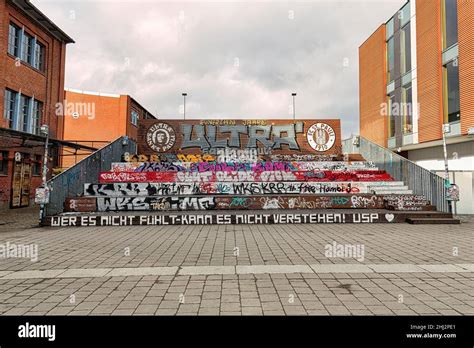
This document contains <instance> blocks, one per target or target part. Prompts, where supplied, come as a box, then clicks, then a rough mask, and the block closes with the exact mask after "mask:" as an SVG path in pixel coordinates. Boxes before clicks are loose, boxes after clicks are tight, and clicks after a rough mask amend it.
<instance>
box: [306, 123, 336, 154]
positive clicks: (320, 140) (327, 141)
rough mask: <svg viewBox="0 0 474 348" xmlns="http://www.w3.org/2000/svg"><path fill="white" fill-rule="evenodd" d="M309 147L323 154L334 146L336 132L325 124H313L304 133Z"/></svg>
mask: <svg viewBox="0 0 474 348" xmlns="http://www.w3.org/2000/svg"><path fill="white" fill-rule="evenodd" d="M306 138H307V139H308V143H309V145H310V146H311V147H312V148H313V149H314V150H316V151H318V152H324V151H327V150H329V149H330V148H332V147H333V146H334V143H335V142H336V132H334V129H333V128H332V127H331V126H330V125H328V124H326V123H315V124H313V125H312V126H311V127H309V129H308V131H307V132H306Z"/></svg>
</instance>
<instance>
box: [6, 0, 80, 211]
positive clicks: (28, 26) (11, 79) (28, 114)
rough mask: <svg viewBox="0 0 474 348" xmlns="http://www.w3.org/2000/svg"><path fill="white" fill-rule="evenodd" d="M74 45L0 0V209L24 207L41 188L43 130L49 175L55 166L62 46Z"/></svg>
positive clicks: (23, 0) (23, 6)
mask: <svg viewBox="0 0 474 348" xmlns="http://www.w3.org/2000/svg"><path fill="white" fill-rule="evenodd" d="M73 42H74V41H73V40H72V39H71V38H70V37H69V36H68V35H67V34H65V33H64V32H63V31H62V30H61V29H60V28H58V27H57V26H56V25H55V24H54V23H53V22H52V21H51V20H49V19H48V18H47V17H46V16H45V15H44V14H43V13H41V12H40V11H39V10H38V9H37V8H36V7H35V6H33V5H32V4H31V3H30V2H29V1H28V0H0V207H14V208H16V207H24V206H28V205H29V204H30V200H31V198H33V197H34V192H35V188H36V187H37V186H39V185H40V184H41V182H42V164H43V154H44V144H45V139H46V138H45V136H44V135H43V134H41V132H40V127H41V126H42V125H47V126H48V128H49V136H50V139H51V143H50V146H51V148H50V156H48V157H50V161H49V169H50V171H49V173H48V176H50V174H51V169H52V167H53V166H54V165H56V164H57V163H58V161H59V159H58V155H59V148H60V147H61V146H62V144H61V141H60V139H61V136H62V124H61V122H62V118H61V117H58V115H56V113H55V107H56V104H57V103H59V102H61V101H62V100H63V99H64V71H65V57H66V45H67V44H69V43H73Z"/></svg>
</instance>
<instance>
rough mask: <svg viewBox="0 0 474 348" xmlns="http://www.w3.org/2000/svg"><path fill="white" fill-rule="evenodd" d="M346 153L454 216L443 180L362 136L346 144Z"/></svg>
mask: <svg viewBox="0 0 474 348" xmlns="http://www.w3.org/2000/svg"><path fill="white" fill-rule="evenodd" d="M342 150H343V153H359V154H360V155H362V157H364V158H365V159H366V160H367V161H370V162H373V163H374V165H375V166H376V167H378V168H379V169H380V170H385V171H387V173H389V174H390V175H391V176H392V177H393V178H394V179H396V180H397V181H403V182H404V183H405V185H407V186H408V188H409V189H410V190H412V191H413V193H415V194H417V195H423V196H425V197H426V199H428V200H429V201H431V204H433V205H435V206H436V209H437V210H438V211H442V212H450V203H449V202H448V200H447V197H446V188H445V184H446V179H444V178H443V177H441V176H439V175H437V174H436V173H433V172H430V171H429V170H427V169H425V168H423V167H420V166H419V165H417V164H416V163H414V162H412V161H410V160H408V159H406V158H404V157H402V156H400V155H397V154H396V153H394V152H392V151H390V150H388V149H386V148H384V147H382V146H380V145H378V144H375V143H373V142H371V141H370V140H367V139H365V138H363V137H360V136H353V137H352V138H349V139H346V140H343V141H342Z"/></svg>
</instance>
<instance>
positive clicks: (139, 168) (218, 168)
mask: <svg viewBox="0 0 474 348" xmlns="http://www.w3.org/2000/svg"><path fill="white" fill-rule="evenodd" d="M272 170H277V171H293V172H297V171H325V170H327V171H355V170H366V171H377V170H378V169H377V168H376V167H374V166H371V165H370V163H368V162H329V161H327V162H278V161H276V162H272V161H260V162H256V163H245V162H243V163H242V162H227V163H217V162H128V163H112V171H113V172H163V171H171V172H181V171H190V172H209V171H211V172H222V171H227V172H234V171H253V172H262V171H272Z"/></svg>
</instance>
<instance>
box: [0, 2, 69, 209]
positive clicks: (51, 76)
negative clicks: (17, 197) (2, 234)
mask: <svg viewBox="0 0 474 348" xmlns="http://www.w3.org/2000/svg"><path fill="white" fill-rule="evenodd" d="M10 22H14V23H15V24H17V25H18V26H20V27H23V26H24V27H25V31H26V32H28V33H29V34H30V35H34V36H37V39H38V40H39V41H40V42H41V43H42V44H43V45H45V72H44V73H43V72H40V71H38V70H36V69H34V68H32V67H30V66H29V65H27V64H26V63H23V62H22V63H21V64H20V66H16V65H15V57H12V56H10V55H9V54H8V27H9V24H10ZM65 54H66V45H65V43H63V42H61V41H59V40H57V39H56V38H54V37H53V36H52V35H51V34H49V33H47V32H46V31H44V30H43V29H41V28H40V27H39V26H37V25H36V24H34V23H32V22H31V21H30V19H29V18H28V17H27V16H26V15H25V14H24V13H22V12H21V11H20V10H19V9H17V8H16V7H15V6H14V5H12V4H10V3H7V2H6V0H0V127H4V128H6V127H7V124H6V122H5V120H4V117H3V113H4V105H3V104H4V92H5V88H10V89H12V90H15V91H17V92H18V91H21V93H22V94H24V95H27V96H29V97H33V96H34V98H35V99H37V100H39V101H41V102H43V106H44V110H43V119H42V120H41V124H48V125H49V128H50V134H51V137H53V138H61V136H62V131H61V129H62V127H61V125H60V124H59V122H60V119H61V118H60V117H59V118H58V117H57V116H56V115H55V112H54V111H55V106H56V104H57V103H59V102H60V101H61V100H62V99H63V98H64V96H63V94H64V71H65ZM8 141H9V139H0V151H5V150H8V151H9V157H10V161H9V168H8V169H9V170H8V173H9V174H8V175H7V176H0V206H3V207H4V206H5V205H6V206H8V202H9V200H10V194H11V185H12V169H13V157H14V152H15V151H18V152H23V153H29V154H30V155H31V157H33V155H34V154H41V155H42V154H43V146H39V147H35V148H28V147H16V148H15V149H14V150H12V146H9V144H8ZM10 145H11V144H10ZM50 173H51V171H50ZM40 183H41V176H36V177H32V180H31V188H30V193H31V194H30V196H31V198H33V197H34V193H35V189H36V187H37V186H38V185H39V184H40Z"/></svg>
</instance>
